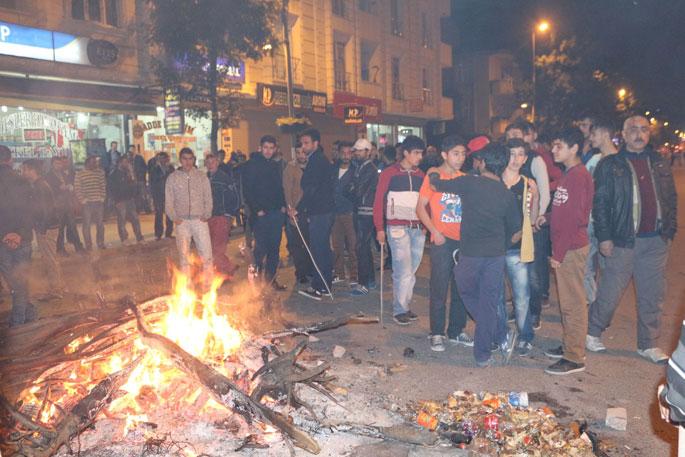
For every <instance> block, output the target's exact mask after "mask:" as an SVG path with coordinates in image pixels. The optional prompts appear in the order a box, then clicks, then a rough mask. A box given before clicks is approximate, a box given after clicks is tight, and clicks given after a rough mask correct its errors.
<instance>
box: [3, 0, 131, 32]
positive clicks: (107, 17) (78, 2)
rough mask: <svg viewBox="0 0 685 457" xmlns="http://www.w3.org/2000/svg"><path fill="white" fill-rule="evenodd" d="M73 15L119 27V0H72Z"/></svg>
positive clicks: (76, 17)
mask: <svg viewBox="0 0 685 457" xmlns="http://www.w3.org/2000/svg"><path fill="white" fill-rule="evenodd" d="M0 1H2V0H0ZM71 17H73V18H74V19H79V20H82V21H83V20H85V21H93V22H100V23H103V24H107V25H111V26H113V27H118V26H119V0H71Z"/></svg>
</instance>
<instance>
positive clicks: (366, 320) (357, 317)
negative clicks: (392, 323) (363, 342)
mask: <svg viewBox="0 0 685 457" xmlns="http://www.w3.org/2000/svg"><path fill="white" fill-rule="evenodd" d="M377 322H378V318H377V317H366V316H365V315H364V314H353V315H351V316H343V317H338V318H335V319H330V320H327V321H322V322H317V323H315V324H310V325H308V326H306V327H294V328H289V329H285V330H277V331H272V332H267V333H265V334H264V335H263V337H264V338H267V339H271V338H283V337H285V336H298V335H304V336H309V335H310V334H312V333H318V332H323V331H324V330H332V329H334V328H338V327H342V326H343V325H347V324H374V323H377Z"/></svg>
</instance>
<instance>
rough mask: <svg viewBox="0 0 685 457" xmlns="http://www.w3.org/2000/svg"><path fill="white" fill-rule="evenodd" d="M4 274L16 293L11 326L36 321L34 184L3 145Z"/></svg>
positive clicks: (0, 255) (0, 232) (0, 268)
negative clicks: (32, 293) (31, 286)
mask: <svg viewBox="0 0 685 457" xmlns="http://www.w3.org/2000/svg"><path fill="white" fill-rule="evenodd" d="M0 193H1V194H2V196H3V198H0V274H2V277H3V278H4V279H5V282H6V283H7V285H8V286H9V289H10V291H11V294H12V311H11V313H10V324H9V325H10V327H16V326H17V325H22V324H26V323H29V322H31V321H33V320H35V319H36V317H37V316H36V309H35V307H34V306H33V305H32V304H31V303H29V283H28V277H29V267H30V262H31V239H32V234H31V231H32V226H33V220H32V219H33V218H32V214H31V211H30V206H29V205H30V202H29V195H30V185H29V183H28V181H27V180H26V179H24V178H22V177H21V176H20V175H19V174H18V173H16V172H15V171H14V170H13V169H12V151H11V150H10V149H9V148H8V147H7V146H5V145H0Z"/></svg>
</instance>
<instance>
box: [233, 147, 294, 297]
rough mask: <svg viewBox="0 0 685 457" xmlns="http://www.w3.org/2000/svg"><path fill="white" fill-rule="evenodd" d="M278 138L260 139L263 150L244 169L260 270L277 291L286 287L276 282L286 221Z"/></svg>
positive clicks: (244, 190) (257, 264) (244, 186)
mask: <svg viewBox="0 0 685 457" xmlns="http://www.w3.org/2000/svg"><path fill="white" fill-rule="evenodd" d="M276 148H277V141H276V138H274V137H273V136H271V135H264V136H263V137H262V138H261V139H260V140H259V152H258V153H257V154H254V155H252V157H250V160H248V162H247V164H246V166H245V170H244V172H243V193H244V196H245V202H246V203H247V206H248V207H249V208H250V214H251V215H252V220H251V221H250V223H251V224H252V228H253V230H254V237H255V248H254V261H255V264H256V267H257V271H258V272H259V273H260V274H261V273H263V274H264V279H265V280H266V282H267V283H268V285H270V287H272V288H273V289H274V290H276V291H283V290H285V289H286V287H285V286H284V285H281V284H279V283H278V282H277V281H276V279H275V278H276V270H277V269H278V263H279V248H280V246H281V234H282V232H283V224H284V222H285V194H284V193H283V182H282V178H281V165H280V163H279V162H277V161H275V160H274V155H275V153H276Z"/></svg>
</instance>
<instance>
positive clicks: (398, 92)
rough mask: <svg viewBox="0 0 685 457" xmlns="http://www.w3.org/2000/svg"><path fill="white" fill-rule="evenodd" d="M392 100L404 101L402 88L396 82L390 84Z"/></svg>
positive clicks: (400, 84)
mask: <svg viewBox="0 0 685 457" xmlns="http://www.w3.org/2000/svg"><path fill="white" fill-rule="evenodd" d="M392 98H393V100H404V86H403V85H402V83H400V82H398V81H393V83H392Z"/></svg>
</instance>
